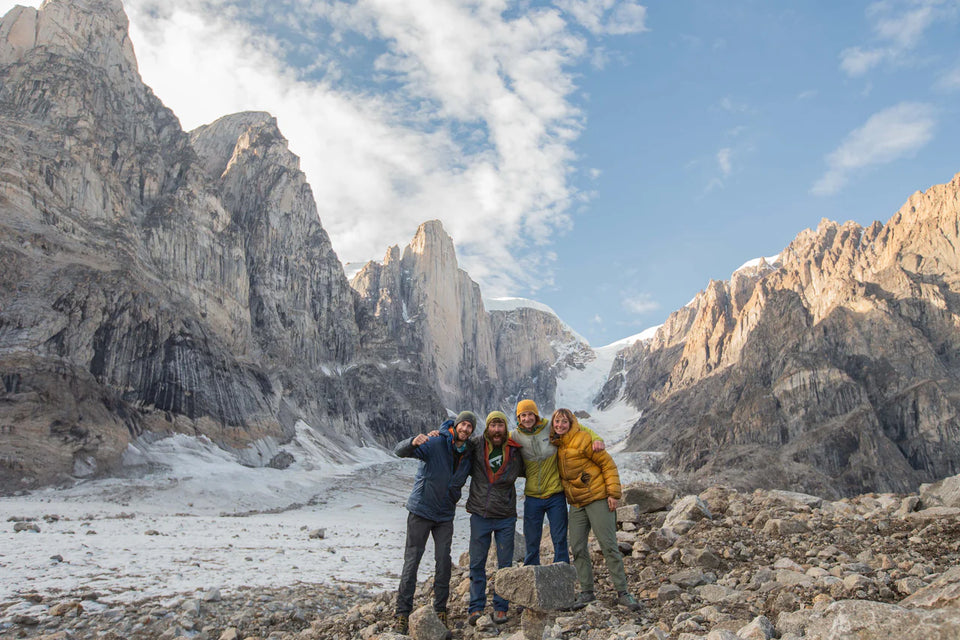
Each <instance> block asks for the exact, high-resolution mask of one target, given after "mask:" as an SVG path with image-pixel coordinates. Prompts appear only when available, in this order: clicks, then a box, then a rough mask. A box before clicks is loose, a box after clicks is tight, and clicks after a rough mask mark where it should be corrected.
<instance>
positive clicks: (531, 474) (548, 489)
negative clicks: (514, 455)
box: [510, 418, 602, 498]
mask: <svg viewBox="0 0 960 640" xmlns="http://www.w3.org/2000/svg"><path fill="white" fill-rule="evenodd" d="M580 428H581V429H583V430H584V431H586V432H587V433H589V434H590V436H591V437H592V438H593V439H594V440H602V438H601V437H600V436H598V435H597V434H596V433H594V431H593V430H592V429H590V428H589V427H585V426H583V425H580ZM510 437H511V438H512V439H513V440H514V441H516V442H517V443H518V444H519V445H520V455H521V457H522V458H523V467H524V470H525V475H526V477H527V484H526V487H525V488H524V491H523V493H524V495H527V496H530V497H531V498H549V497H550V496H552V495H554V494H556V493H561V492H562V491H563V485H562V484H560V471H559V468H558V467H557V448H556V447H555V446H554V445H552V444H550V421H549V420H548V419H547V418H541V419H540V422H538V423H537V424H536V425H534V427H533V429H532V430H531V431H527V430H525V429H523V428H522V427H517V428H516V429H514V430H513V431H512V432H511V433H510Z"/></svg>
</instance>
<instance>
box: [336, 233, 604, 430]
mask: <svg viewBox="0 0 960 640" xmlns="http://www.w3.org/2000/svg"><path fill="white" fill-rule="evenodd" d="M401 256H402V257H401ZM351 284H352V285H353V287H354V288H355V289H356V291H357V292H358V293H359V295H360V298H361V302H360V307H361V309H362V311H361V316H362V317H363V318H364V320H363V321H362V322H361V327H362V329H363V337H362V342H363V343H364V344H368V345H376V346H377V349H378V350H379V356H380V358H381V359H383V360H386V361H390V359H392V358H402V359H404V360H405V361H407V362H410V363H413V364H414V365H415V366H417V368H418V370H419V371H420V373H421V374H422V375H423V376H424V377H425V378H427V379H430V380H436V381H437V384H438V385H439V392H440V395H441V397H442V398H443V401H444V404H445V406H447V407H449V408H455V407H467V408H475V409H476V410H478V411H481V412H486V411H490V410H493V409H495V408H499V409H502V410H504V411H506V412H507V414H508V415H509V414H510V413H511V412H512V411H513V408H514V407H515V406H516V402H517V400H518V399H520V398H527V397H529V398H534V399H535V400H536V401H537V402H538V404H539V405H540V406H541V407H542V409H543V410H544V412H546V410H548V409H552V408H553V400H554V396H555V392H556V384H557V374H558V373H559V372H560V371H561V370H562V369H563V368H564V367H568V366H578V365H579V363H580V362H582V361H583V360H584V359H588V358H590V357H593V352H592V350H591V349H590V347H589V345H587V344H586V343H585V342H583V341H582V339H580V338H579V337H577V336H575V335H574V334H573V333H572V332H571V331H570V330H569V329H568V328H566V326H565V325H564V324H563V323H562V322H561V321H560V319H559V318H557V317H556V315H554V314H552V313H548V312H546V311H543V310H540V309H536V308H532V307H530V306H524V305H523V304H522V303H521V304H517V305H513V306H514V307H515V308H510V309H505V310H499V309H498V310H493V311H489V312H488V311H487V310H486V309H485V308H484V303H483V300H482V298H481V295H480V288H479V286H478V285H477V284H476V283H475V282H474V281H473V280H471V279H470V276H469V275H468V274H467V273H466V272H464V271H463V270H462V269H460V268H459V266H458V264H457V259H456V254H455V251H454V247H453V241H452V240H451V239H450V237H449V236H448V235H447V234H446V232H445V231H444V230H443V227H442V225H441V223H440V222H439V221H436V220H434V221H431V222H426V223H424V224H422V225H421V226H420V228H419V229H418V230H417V233H416V234H415V236H414V238H413V240H412V241H411V243H410V244H409V245H408V246H407V247H405V248H404V249H403V252H402V254H401V251H400V248H399V247H391V248H390V249H389V250H388V251H387V254H386V256H385V257H384V260H383V262H382V263H380V262H370V263H368V264H367V265H365V266H364V268H363V269H362V270H361V271H360V272H359V273H357V275H356V276H354V278H353V280H352V281H351Z"/></svg>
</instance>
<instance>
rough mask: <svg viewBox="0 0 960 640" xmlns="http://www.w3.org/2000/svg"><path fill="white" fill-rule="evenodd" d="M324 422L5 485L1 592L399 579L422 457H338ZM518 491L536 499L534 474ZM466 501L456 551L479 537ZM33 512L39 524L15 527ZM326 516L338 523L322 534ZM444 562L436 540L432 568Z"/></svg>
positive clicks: (178, 441)
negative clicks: (281, 463)
mask: <svg viewBox="0 0 960 640" xmlns="http://www.w3.org/2000/svg"><path fill="white" fill-rule="evenodd" d="M314 436H315V434H314V432H313V431H312V430H310V429H309V427H306V425H301V426H300V429H299V430H298V436H297V438H296V439H295V440H294V442H293V443H291V444H290V445H287V446H285V447H284V449H286V450H288V451H291V452H293V453H294V457H295V458H296V462H295V463H294V464H293V465H292V466H291V467H290V468H288V469H285V470H276V469H269V468H249V467H244V466H242V465H240V464H239V463H238V462H237V461H236V460H235V459H234V458H232V457H231V456H230V455H229V454H227V453H225V452H224V451H222V450H220V449H218V448H217V447H216V446H214V445H213V444H212V443H209V442H206V441H204V440H201V439H194V438H188V437H185V436H174V437H171V438H166V439H163V440H160V441H157V442H154V443H152V444H149V445H141V447H140V448H139V449H138V450H136V451H132V452H131V459H133V460H137V461H140V462H144V461H146V462H148V463H149V467H145V466H143V465H141V466H140V467H137V468H131V470H130V474H129V475H130V477H127V478H113V479H106V480H94V481H84V482H80V483H78V484H77V485H75V486H74V487H72V488H68V489H47V490H43V491H36V492H33V493H30V494H29V495H24V496H17V497H7V498H0V512H2V513H3V514H4V518H3V522H2V524H0V600H7V599H11V598H13V597H15V596H17V595H22V594H27V593H40V594H44V595H57V594H69V593H80V592H83V591H89V590H93V591H96V592H98V593H100V594H101V599H102V600H104V601H111V600H112V601H124V602H130V601H134V600H138V599H140V598H143V597H145V596H164V595H170V596H173V595H175V594H183V593H192V592H195V591H198V590H202V591H205V590H209V589H214V588H218V589H221V590H227V591H229V590H231V589H234V588H238V587H241V586H279V585H289V584H294V583H297V582H303V583H324V584H355V585H358V586H362V587H365V588H369V589H373V590H381V589H387V590H392V589H394V588H396V582H397V580H398V579H399V573H400V568H401V564H402V547H403V543H404V535H405V526H406V516H407V511H406V509H405V508H404V507H403V504H404V502H405V501H406V498H407V496H408V494H409V492H410V489H411V488H412V486H413V478H414V475H415V473H416V470H417V465H418V463H417V462H416V461H414V460H401V459H398V458H395V457H393V456H392V455H390V454H389V453H387V452H385V451H383V450H382V449H378V448H357V449H354V450H353V451H351V452H349V456H350V457H351V460H349V461H344V462H337V461H335V460H332V459H331V457H330V455H329V453H328V452H329V450H326V451H324V450H322V449H320V448H318V447H317V443H316V438H315V437H314ZM347 455H348V454H344V456H343V457H346V456H347ZM621 456H622V460H621ZM617 458H618V463H619V464H621V466H622V469H621V472H622V474H623V477H624V481H629V480H632V479H647V480H653V479H654V477H653V476H652V474H650V473H649V472H646V471H644V468H645V465H646V464H648V462H649V456H646V457H645V456H644V455H643V454H618V456H617ZM518 491H519V495H520V496H521V500H520V501H519V503H520V504H521V506H522V495H523V492H522V482H521V483H518ZM464 496H466V489H465V490H464ZM464 502H465V498H464V499H462V500H461V501H460V505H459V508H458V510H457V516H456V519H455V527H454V529H455V535H454V543H453V558H454V562H456V561H457V560H458V558H459V557H460V554H462V553H464V552H466V551H467V548H468V533H469V521H468V514H467V513H466V512H465V511H464V510H463V503H464ZM24 519H31V520H32V524H35V525H36V526H37V527H38V528H39V529H40V531H39V533H37V532H33V531H20V532H15V531H14V527H15V525H16V524H17V521H23V520H24ZM318 529H323V530H324V536H323V537H322V538H320V537H311V535H310V534H311V532H316V530H318ZM432 573H433V552H432V545H429V544H428V546H427V552H426V554H425V555H424V559H423V561H422V562H421V565H420V579H424V578H426V577H427V576H429V575H432Z"/></svg>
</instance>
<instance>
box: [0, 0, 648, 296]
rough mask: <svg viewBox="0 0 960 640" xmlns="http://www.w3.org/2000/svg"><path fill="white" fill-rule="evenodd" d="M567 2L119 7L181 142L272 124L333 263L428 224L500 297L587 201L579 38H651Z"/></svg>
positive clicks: (544, 260)
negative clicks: (263, 120) (238, 118)
mask: <svg viewBox="0 0 960 640" xmlns="http://www.w3.org/2000/svg"><path fill="white" fill-rule="evenodd" d="M21 1H22V0H21ZM0 3H2V4H0V8H3V7H4V5H5V4H8V5H10V6H12V5H13V4H14V3H12V2H5V1H4V0H0ZM34 4H36V3H34ZM562 4H563V6H564V11H567V12H568V13H564V12H563V11H561V10H560V9H558V8H555V7H551V6H546V7H536V6H531V4H529V3H521V4H520V6H518V7H515V8H511V10H510V11H506V9H507V6H506V4H505V3H504V2H499V1H490V2H469V3H464V2H462V1H459V0H405V1H404V2H396V1H395V0H356V1H355V2H339V1H336V0H275V1H274V2H272V3H265V2H261V1H260V0H126V2H125V8H126V11H127V14H128V16H129V17H130V21H131V37H132V39H133V42H134V47H135V50H136V53H137V57H138V60H139V65H140V70H141V74H142V75H143V78H144V80H145V82H146V83H147V84H149V85H150V86H151V87H152V88H153V89H154V92H155V93H156V94H157V96H158V97H159V98H160V99H161V100H162V101H163V102H164V103H165V104H166V105H167V106H169V107H170V108H171V109H172V110H173V111H174V113H176V114H177V116H178V117H179V118H180V120H181V122H182V123H183V126H184V128H185V129H191V128H194V127H196V126H199V125H200V124H204V123H208V122H211V121H213V120H215V119H216V118H218V117H220V116H223V115H226V114H229V113H233V112H237V111H246V110H263V111H268V112H270V113H272V114H274V115H275V116H276V117H277V120H278V123H279V125H280V128H281V131H282V132H283V133H284V135H285V136H286V138H287V139H288V140H289V142H290V147H291V149H292V150H293V151H294V152H295V153H297V154H298V155H299V156H300V157H301V166H302V168H303V170H304V172H305V173H306V175H307V178H308V180H309V182H310V184H311V186H312V188H313V191H314V195H315V197H316V200H317V205H318V209H319V214H320V219H321V221H322V224H323V226H324V228H325V229H326V230H327V232H328V233H329V234H330V236H331V239H332V240H333V244H334V249H335V250H336V251H337V253H338V255H339V256H340V258H341V260H343V261H352V262H358V261H365V260H367V259H371V258H375V259H379V258H380V257H382V256H383V254H384V252H385V251H386V249H387V247H388V246H390V245H392V244H402V243H406V242H408V241H409V239H410V238H411V237H412V235H413V233H414V231H415V229H416V227H417V226H418V225H419V224H420V223H421V222H423V221H425V220H429V219H434V218H437V219H440V220H442V221H443V223H444V226H445V228H446V229H447V231H448V232H449V233H450V234H451V236H453V238H454V240H455V242H456V243H457V249H458V253H459V256H460V259H461V264H462V265H463V266H464V268H465V269H467V270H468V271H469V272H470V274H471V276H472V277H474V279H476V280H478V281H480V282H481V284H482V285H483V287H484V292H485V293H486V294H488V295H499V294H503V293H517V292H530V291H535V290H536V289H537V288H539V287H542V286H547V285H548V284H549V282H550V281H551V275H550V273H549V260H550V258H549V255H550V254H549V252H546V251H545V250H544V246H546V245H548V244H549V242H550V241H551V240H552V238H553V236H554V235H555V234H557V233H562V232H564V231H566V230H568V229H569V228H570V227H571V225H572V223H571V219H570V216H569V210H570V208H571V206H573V205H574V204H575V203H577V202H578V201H579V199H580V197H581V195H582V194H581V193H580V192H578V191H577V189H576V187H575V186H573V182H572V176H573V175H574V173H573V171H572V168H573V164H574V162H575V161H576V156H575V153H574V151H573V147H572V143H573V142H574V141H575V140H576V138H577V137H578V136H579V134H580V132H581V130H582V128H583V126H584V114H583V113H582V112H581V111H580V109H579V108H578V106H577V105H576V104H575V102H574V96H575V91H576V86H575V81H574V79H575V77H576V74H577V73H579V72H581V69H579V68H577V66H578V65H581V64H583V63H585V62H589V60H590V56H591V55H592V49H591V47H592V45H591V43H590V42H588V38H587V36H586V34H585V33H584V31H583V28H584V27H585V28H587V29H588V30H589V31H590V32H591V33H593V34H594V35H601V34H625V33H637V32H640V31H643V30H645V29H646V27H645V18H646V10H645V9H644V7H642V6H641V5H639V4H637V3H636V2H635V0H580V1H575V0H567V1H566V2H563V3H562ZM7 8H9V7H7ZM5 10H6V9H4V11H5ZM571 16H572V17H571ZM573 18H576V20H578V21H580V22H578V23H576V24H571V22H570V20H572V19H573ZM596 44H597V46H600V43H599V42H598V43H596ZM371 52H374V53H371Z"/></svg>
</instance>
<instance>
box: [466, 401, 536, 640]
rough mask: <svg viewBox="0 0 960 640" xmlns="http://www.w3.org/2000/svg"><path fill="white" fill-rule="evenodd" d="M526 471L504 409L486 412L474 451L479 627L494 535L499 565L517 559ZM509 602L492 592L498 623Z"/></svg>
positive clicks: (473, 561) (472, 614) (474, 578)
mask: <svg viewBox="0 0 960 640" xmlns="http://www.w3.org/2000/svg"><path fill="white" fill-rule="evenodd" d="M521 473H523V458H522V457H521V456H520V445H519V444H517V443H516V442H515V441H514V440H511V439H510V437H509V432H508V430H507V416H506V414H505V413H503V412H502V411H491V412H490V414H489V415H487V420H486V428H485V429H484V432H483V439H482V440H481V446H480V448H478V449H477V451H475V452H474V456H473V464H472V465H471V469H470V495H469V497H468V498H467V512H468V513H470V606H469V615H468V617H467V622H468V623H470V624H472V625H474V624H476V623H477V620H478V619H479V618H480V616H481V615H483V609H484V607H485V606H486V604H487V572H486V565H487V554H488V552H489V551H490V538H491V536H493V538H494V539H495V541H496V545H497V567H498V568H500V569H502V568H503V567H509V566H510V565H511V564H512V563H513V539H514V530H515V528H516V525H517V491H516V488H515V487H514V485H515V483H516V481H517V477H518V476H519V475H520V474H521ZM508 606H509V603H508V602H507V601H506V600H505V599H504V598H502V597H500V596H499V595H497V594H496V593H494V594H493V621H494V622H495V623H497V624H502V623H504V622H506V621H507V609H508Z"/></svg>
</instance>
